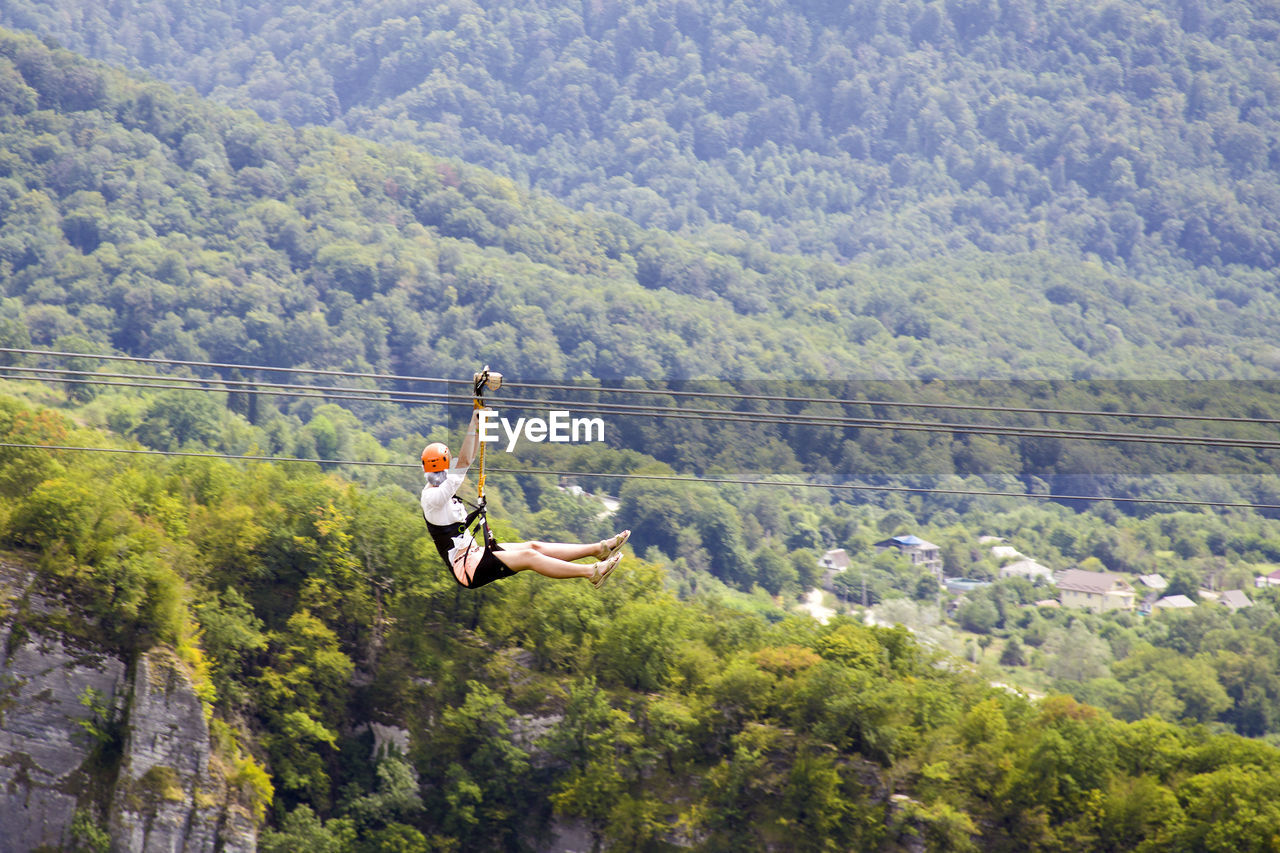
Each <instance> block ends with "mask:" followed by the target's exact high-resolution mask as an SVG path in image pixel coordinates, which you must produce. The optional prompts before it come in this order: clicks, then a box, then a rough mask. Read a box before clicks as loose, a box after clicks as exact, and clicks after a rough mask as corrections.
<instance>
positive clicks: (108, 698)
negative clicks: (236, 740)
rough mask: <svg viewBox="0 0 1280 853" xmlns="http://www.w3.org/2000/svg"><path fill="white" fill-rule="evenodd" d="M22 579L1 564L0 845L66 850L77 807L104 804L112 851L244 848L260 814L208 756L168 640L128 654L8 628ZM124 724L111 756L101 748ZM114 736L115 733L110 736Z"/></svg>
mask: <svg viewBox="0 0 1280 853" xmlns="http://www.w3.org/2000/svg"><path fill="white" fill-rule="evenodd" d="M29 586H30V576H29V574H28V573H25V572H23V571H22V570H21V569H19V568H16V567H15V566H13V565H9V564H4V563H3V562H0V605H3V606H2V607H0V853H29V851H31V850H35V849H37V848H42V847H43V848H45V849H49V850H61V849H68V848H70V847H71V842H72V840H73V839H72V834H71V827H72V821H73V820H74V818H75V815H76V812H77V811H81V812H83V813H84V814H85V816H87V817H89V818H90V819H91V820H92V821H94V822H95V823H96V822H98V819H99V818H100V817H101V815H100V814H99V811H100V809H101V806H103V805H105V804H106V803H107V802H108V801H109V803H110V814H109V820H108V825H109V830H110V835H111V842H112V849H113V850H121V851H129V853H214V851H226V853H252V851H253V850H255V849H256V847H257V822H256V821H255V820H254V819H253V816H252V814H251V813H250V812H249V811H248V810H247V809H246V808H244V807H243V806H242V805H240V804H239V797H237V796H236V792H234V791H231V790H230V789H229V785H228V782H227V777H228V774H227V773H226V772H225V771H224V768H223V767H222V766H221V765H220V764H219V763H218V759H216V758H214V757H213V749H212V743H211V740H210V737H209V725H208V722H207V720H206V718H205V713H204V707H203V705H202V703H201V701H200V698H199V697H198V696H197V695H196V692H195V689H194V687H193V685H192V683H191V679H190V678H189V677H188V675H187V673H186V669H185V668H184V666H183V665H182V663H181V662H180V661H179V660H178V657H177V655H176V654H175V653H174V652H173V651H172V650H169V649H165V648H156V649H152V650H150V651H149V652H147V653H146V654H144V655H142V656H141V657H140V658H139V659H138V661H137V663H136V665H135V667H134V670H135V671H134V673H133V678H132V679H130V678H129V674H128V672H127V667H126V665H125V662H124V661H122V660H120V659H119V658H117V657H113V656H111V655H107V654H92V653H88V652H84V651H81V650H78V649H76V648H73V647H71V646H69V645H68V644H67V643H66V642H64V640H63V638H60V637H47V636H41V635H34V634H33V635H31V636H27V633H26V631H25V630H24V629H22V628H15V627H14V624H13V621H14V620H13V613H14V611H15V608H14V607H13V606H12V605H13V602H14V601H16V600H17V599H19V598H22V597H24V596H25V598H26V607H27V608H28V610H29V611H31V612H42V613H47V612H49V611H50V610H51V609H53V608H54V607H55V605H53V604H51V603H50V602H48V601H44V600H41V599H39V597H38V596H34V595H30V594H28V593H27V588H28V587H29ZM113 725H114V726H116V727H118V728H117V729H116V730H117V731H123V732H124V739H123V752H122V753H121V752H119V751H118V749H117V751H116V756H118V757H119V761H118V762H115V761H111V760H109V758H110V757H114V756H109V757H105V758H104V751H103V750H102V749H101V748H99V747H100V744H101V743H103V736H104V735H106V734H108V733H109V732H110V731H111V729H112V726H113ZM117 743H119V741H117Z"/></svg>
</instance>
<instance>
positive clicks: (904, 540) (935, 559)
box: [875, 533, 942, 582]
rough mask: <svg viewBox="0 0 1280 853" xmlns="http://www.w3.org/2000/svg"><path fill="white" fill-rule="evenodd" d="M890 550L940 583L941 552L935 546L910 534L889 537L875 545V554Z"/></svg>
mask: <svg viewBox="0 0 1280 853" xmlns="http://www.w3.org/2000/svg"><path fill="white" fill-rule="evenodd" d="M890 548H894V549H896V550H897V551H898V552H899V553H900V554H902V555H903V556H904V557H906V558H907V559H908V560H910V561H911V564H912V565H915V566H920V567H922V568H925V569H928V570H929V571H930V572H932V573H933V576H934V577H936V578H937V579H938V581H939V582H941V581H942V551H941V549H939V548H938V546H937V545H934V544H933V543H932V542H926V541H925V540H923V539H921V538H920V537H919V536H914V535H912V534H910V533H904V534H901V535H899V536H891V537H889V538H888V539H884V540H881V541H880V542H877V543H876V544H875V549H876V553H883V552H885V551H888V550H889V549H890Z"/></svg>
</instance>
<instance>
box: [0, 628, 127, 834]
mask: <svg viewBox="0 0 1280 853" xmlns="http://www.w3.org/2000/svg"><path fill="white" fill-rule="evenodd" d="M9 632H10V629H9V627H8V626H4V627H3V628H0V647H2V648H9V647H10V636H9ZM124 683H125V667H124V664H123V663H121V662H120V661H119V660H117V659H115V658H112V657H105V656H104V657H99V658H97V659H96V660H95V659H93V658H89V657H85V656H82V655H77V654H73V653H72V652H71V651H70V650H68V649H67V648H66V647H65V646H64V645H63V644H62V642H61V641H60V640H57V639H44V640H40V641H31V640H29V641H27V642H24V643H21V644H20V645H18V647H17V648H16V649H14V651H13V652H12V654H9V655H7V656H6V657H5V658H4V659H3V663H0V827H3V828H4V831H3V832H0V853H28V851H31V850H34V849H36V848H37V847H40V846H41V845H47V846H48V847H49V849H53V850H60V849H63V848H64V847H66V846H70V845H69V841H70V836H69V830H70V827H71V821H72V818H73V816H74V815H75V811H76V808H77V806H78V804H79V801H80V798H79V796H78V795H79V794H81V793H82V792H83V791H84V788H85V787H86V786H87V785H88V784H89V782H90V780H89V779H88V777H87V774H86V773H85V771H84V770H83V769H82V768H83V766H84V764H85V762H86V761H87V760H88V759H89V757H90V753H91V752H92V749H93V747H94V746H95V740H94V737H93V735H92V734H91V733H90V730H89V728H87V727H88V726H90V725H91V724H94V723H95V722H96V721H95V719H94V718H95V711H94V709H93V708H91V707H89V706H88V705H86V704H84V703H82V702H81V699H82V697H89V696H92V695H93V694H91V693H89V692H88V691H97V701H98V702H99V707H100V708H104V707H105V708H110V707H113V706H114V703H115V702H116V701H117V698H118V697H119V693H120V688H121V686H122V685H123V684H124Z"/></svg>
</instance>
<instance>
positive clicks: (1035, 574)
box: [1000, 559, 1053, 583]
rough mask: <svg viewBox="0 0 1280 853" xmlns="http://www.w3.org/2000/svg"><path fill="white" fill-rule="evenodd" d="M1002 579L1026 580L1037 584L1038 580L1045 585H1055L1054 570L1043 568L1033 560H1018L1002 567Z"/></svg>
mask: <svg viewBox="0 0 1280 853" xmlns="http://www.w3.org/2000/svg"><path fill="white" fill-rule="evenodd" d="M1000 577H1002V578H1026V579H1027V580H1029V581H1031V582H1033V583H1034V582H1035V580H1036V579H1037V578H1039V579H1040V580H1043V581H1044V582H1045V583H1053V569H1051V568H1049V567H1048V566H1042V565H1040V564H1039V563H1037V562H1036V561H1035V560H1032V559H1025V560H1018V561H1017V562H1013V563H1009V564H1007V565H1004V566H1001V567H1000Z"/></svg>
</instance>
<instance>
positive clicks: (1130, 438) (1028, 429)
mask: <svg viewBox="0 0 1280 853" xmlns="http://www.w3.org/2000/svg"><path fill="white" fill-rule="evenodd" d="M16 373H37V374H40V375H39V376H36V377H23V376H14V375H12V374H16ZM0 375H9V378H11V379H30V380H31V381H47V382H64V383H71V384H84V385H103V386H111V387H130V388H151V389H160V390H196V391H215V392H221V393H241V394H265V395H268V396H293V397H303V398H321V399H335V400H357V401H365V402H381V403H399V404H424V403H437V404H443V405H448V404H454V405H459V404H461V403H462V398H461V397H460V396H456V395H451V394H447V393H439V392H412V391H387V390H382V389H366V388H357V387H342V386H338V387H333V386H322V385H299V384H292V383H271V382H259V381H254V380H235V379H201V378H198V377H183V376H163V377H162V376H155V377H154V379H155V380H164V381H165V382H178V383H183V384H179V385H172V384H159V383H158V382H157V381H151V380H152V379H153V377H152V376H138V375H136V374H127V373H94V374H86V373H85V372H84V371H79V370H70V369H66V370H63V369H56V368H39V367H20V366H13V365H0ZM94 377H116V378H120V379H123V380H126V381H110V380H109V379H97V378H94ZM215 384H216V385H223V386H233V387H230V388H226V387H224V388H211V387H207V386H209V385H215ZM196 386H199V387H196ZM270 389H281V390H270ZM501 403H502V405H503V406H505V407H506V408H511V409H516V410H538V409H542V408H545V407H548V406H575V405H576V404H575V403H573V402H572V401H565V400H537V401H520V400H504V401H501ZM575 412H576V413H577V414H587V415H623V416H640V417H653V418H659V419H678V420H697V421H700V422H706V423H747V424H779V425H784V426H812V427H826V428H843V429H888V430H894V431H905V432H940V433H948V434H953V435H994V436H1005V437H1013V438H1048V439H1060V440H1079V441H1104V442H1122V443H1137V444H1164V445H1173V446H1189V447H1213V448H1237V449H1246V450H1280V440H1266V439H1247V438H1231V437H1226V436H1222V437H1218V436H1207V435H1183V434H1170V433H1131V432H1099V431H1096V430H1071V429H1063V428H1056V427H1032V426H1002V425H999V424H966V423H955V422H928V421H901V420H887V419H876V418H856V417H845V416H837V415H807V416H799V415H790V414H785V413H777V412H739V411H731V410H722V409H670V408H664V407H658V406H638V405H627V404H612V403H610V404H598V403H597V404H594V405H592V406H590V407H581V406H578V407H577V408H576V409H575Z"/></svg>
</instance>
